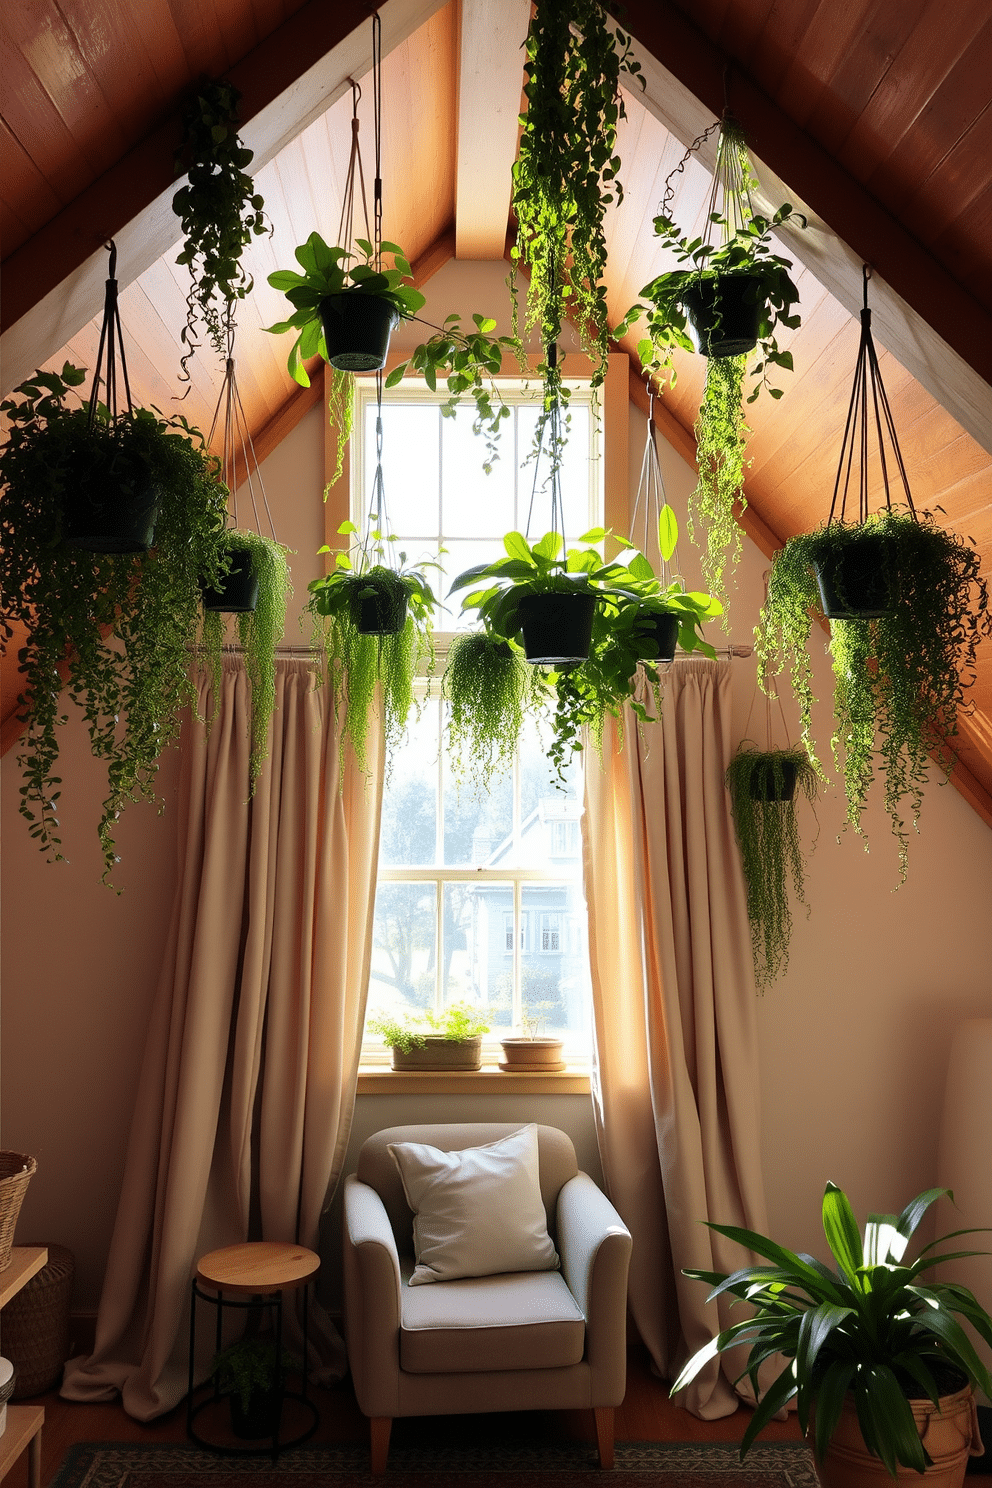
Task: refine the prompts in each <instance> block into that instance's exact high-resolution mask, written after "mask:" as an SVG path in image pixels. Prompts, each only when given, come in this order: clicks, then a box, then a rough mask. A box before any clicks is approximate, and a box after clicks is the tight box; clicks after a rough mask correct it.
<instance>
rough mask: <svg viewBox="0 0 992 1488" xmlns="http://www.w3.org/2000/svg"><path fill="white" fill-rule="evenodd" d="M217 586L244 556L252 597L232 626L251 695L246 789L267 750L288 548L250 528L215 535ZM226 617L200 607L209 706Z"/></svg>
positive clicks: (288, 587)
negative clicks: (253, 583)
mask: <svg viewBox="0 0 992 1488" xmlns="http://www.w3.org/2000/svg"><path fill="white" fill-rule="evenodd" d="M220 551H221V555H222V559H221V561H222V572H221V586H222V587H223V581H224V578H225V577H226V575H227V573H229V572H230V568H231V565H232V563H233V562H236V561H237V560H238V559H239V558H240V557H241V555H247V557H248V558H249V559H250V562H251V568H252V572H253V574H254V576H255V578H256V580H257V582H258V597H257V599H256V601H255V604H254V606H253V607H252V608H251V609H248V610H240V611H236V612H234V628H235V629H236V631H237V636H238V640H239V642H240V644H241V648H242V651H243V653H244V663H245V671H246V673H247V676H248V690H249V693H250V695H251V725H250V736H249V737H250V741H251V751H250V755H249V765H248V771H249V781H250V790H251V792H252V793H254V789H255V782H256V781H257V779H258V777H259V774H260V773H261V769H262V765H263V764H264V763H265V759H266V756H267V754H268V732H269V720H270V719H271V717H272V713H273V710H274V708H275V705H276V662H275V656H276V646H277V645H278V643H279V641H280V640H281V638H282V634H283V631H284V630H285V627H286V606H287V604H288V602H289V599H290V596H291V595H292V593H293V585H292V581H291V579H290V575H289V564H288V562H287V554H288V552H289V549H288V548H286V547H284V546H283V544H282V543H279V542H276V541H274V539H272V538H268V537H263V536H261V535H260V534H259V533H257V532H252V531H251V530H250V528H238V527H236V528H228V529H227V530H226V531H225V532H224V533H223V534H222V537H221V540H220ZM229 625H230V620H229V618H228V613H227V612H226V611H224V610H221V609H207V608H205V609H204V612H203V626H202V630H201V633H200V638H199V641H200V646H201V647H202V650H203V653H204V660H205V662H206V665H207V667H208V668H209V670H210V674H211V677H212V680H213V696H214V707H215V709H216V708H217V707H218V706H219V702H220V686H221V670H222V653H223V646H224V641H225V639H226V636H227V633H228V627H229Z"/></svg>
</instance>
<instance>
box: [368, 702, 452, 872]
mask: <svg viewBox="0 0 992 1488" xmlns="http://www.w3.org/2000/svg"><path fill="white" fill-rule="evenodd" d="M438 717H439V709H438V704H437V702H436V701H433V700H431V699H428V700H427V702H425V704H424V706H423V708H422V710H421V714H420V721H419V722H417V723H414V724H412V726H411V728H410V729H409V731H408V733H407V735H406V738H405V739H404V740H403V742H402V743H401V744H400V746H399V747H398V748H397V750H396V752H395V754H394V756H393V764H392V774H391V777H390V780H389V783H388V785H387V787H386V790H385V791H384V793H383V797H382V831H381V836H380V838H379V863H380V865H381V866H382V867H389V868H398V867H401V866H410V867H412V866H418V867H423V866H426V865H429V864H433V863H435V862H436V861H437V777H438V769H437V759H438V742H437V731H438Z"/></svg>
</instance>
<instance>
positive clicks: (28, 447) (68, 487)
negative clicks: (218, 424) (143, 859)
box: [0, 363, 228, 882]
mask: <svg viewBox="0 0 992 1488" xmlns="http://www.w3.org/2000/svg"><path fill="white" fill-rule="evenodd" d="M84 378H85V373H84V372H83V371H81V370H80V369H79V368H77V367H73V366H72V365H71V364H70V363H66V365H65V366H64V367H63V368H62V372H61V375H60V374H58V373H53V372H37V373H36V374H35V376H34V377H33V378H32V379H31V380H30V381H28V382H26V383H23V384H22V385H21V386H20V387H19V388H18V389H17V390H16V392H17V394H18V395H19V396H18V397H17V398H16V399H15V398H11V399H8V400H7V401H5V402H4V404H3V405H2V411H3V412H4V413H5V414H6V415H7V418H8V421H9V425H10V427H9V433H8V436H7V441H6V443H5V445H4V446H3V449H2V451H0V484H2V486H3V499H2V501H0V594H2V595H3V609H2V627H0V634H2V644H3V647H4V649H6V647H7V646H8V645H9V644H11V643H12V638H13V636H14V634H15V633H16V632H15V630H14V627H15V625H23V626H24V627H25V629H26V631H27V633H28V634H27V639H26V640H24V641H23V643H21V650H20V652H19V660H20V670H21V674H22V678H23V684H22V698H23V700H24V704H23V709H22V713H21V718H22V720H23V721H25V722H26V724H27V729H26V733H25V736H24V738H23V740H22V743H21V748H20V752H19V754H18V757H17V761H18V765H19V767H20V769H21V771H22V774H23V777H24V783H23V784H22V786H21V805H20V812H21V815H22V816H24V817H25V818H26V820H27V821H28V823H29V826H30V831H31V835H32V837H34V838H35V839H36V841H37V842H38V845H39V847H40V848H41V850H42V851H43V852H45V853H47V854H48V856H49V860H50V861H58V860H60V859H61V858H62V857H63V853H62V851H61V837H60V834H59V821H58V806H57V802H58V798H59V794H60V792H59V790H58V786H59V785H60V784H61V781H60V777H59V776H58V775H56V773H55V770H56V767H57V761H58V755H59V734H58V729H59V727H60V725H62V724H64V723H65V722H66V721H67V715H66V714H63V713H62V711H61V708H60V694H61V691H62V687H63V685H64V686H65V687H66V688H67V690H68V693H69V696H70V697H71V699H72V701H73V702H74V703H76V704H77V705H78V706H79V707H80V708H81V709H82V711H83V716H84V718H85V720H86V726H87V729H88V731H89V736H90V748H91V750H92V753H93V755H94V756H95V757H96V758H97V759H101V760H103V761H105V762H106V765H107V782H108V792H107V796H106V798H105V800H104V802H103V807H102V811H101V815H100V820H99V824H98V829H97V830H98V834H99V840H100V846H101V849H102V853H103V863H104V872H103V878H104V882H109V876H110V874H111V872H112V870H113V868H114V865H115V863H116V862H117V856H116V852H115V843H114V834H115V831H116V823H117V820H118V817H119V816H120V813H121V811H122V810H123V809H124V807H125V805H126V804H127V803H128V802H129V801H136V800H153V799H154V794H155V792H154V781H155V773H156V770H157V768H158V759H159V756H160V754H161V752H162V750H163V749H164V748H165V747H166V746H167V745H168V744H170V743H171V742H172V741H173V740H174V739H175V737H176V735H177V733H178V730H179V713H180V710H181V709H182V708H183V707H184V706H185V705H187V704H191V703H193V702H194V700H195V693H194V689H193V686H192V683H191V680H190V677H189V670H188V668H189V648H190V646H191V645H192V644H194V642H195V640H196V636H197V631H198V626H199V617H200V586H199V580H200V576H201V574H202V575H203V576H204V577H205V578H206V579H207V580H208V581H209V582H216V581H217V579H218V577H219V571H220V569H219V566H220V556H219V537H220V534H221V532H222V530H223V526H224V520H225V509H226V504H227V496H228V492H227V488H226V486H224V485H223V484H221V482H220V480H219V479H218V476H219V470H220V466H219V462H218V461H217V460H216V459H215V458H214V457H213V456H212V455H211V454H210V453H209V451H208V450H207V448H206V446H205V444H204V442H203V438H202V436H201V435H200V434H199V432H198V431H197V430H195V429H193V428H191V427H190V425H189V424H188V423H187V422H186V421H185V419H162V418H160V417H159V416H158V415H157V414H155V413H152V412H149V411H147V410H144V409H141V410H138V412H137V413H135V414H134V415H133V416H130V417H124V418H120V419H118V420H117V421H116V422H115V423H111V422H110V421H109V420H108V419H107V418H106V417H105V416H102V417H99V418H97V420H96V421H95V423H94V425H93V427H92V428H91V427H90V426H89V422H88V416H87V410H86V408H84V407H79V408H73V407H71V406H69V404H68V402H67V399H68V397H69V395H70V393H71V391H72V390H73V389H75V388H78V387H79V386H80V385H81V383H82V382H83V380H84ZM104 412H105V411H104ZM110 454H112V455H113V456H114V459H115V461H116V464H117V466H118V468H120V466H121V465H123V466H124V467H126V468H127V470H128V471H129V472H130V473H131V475H132V476H133V475H134V474H135V472H142V474H143V477H144V478H148V479H150V480H151V481H153V482H154V483H155V484H157V485H158V486H159V488H160V490H161V494H162V502H161V508H160V513H159V517H158V522H157V525H156V529H155V547H154V548H153V549H152V550H151V551H150V552H147V553H98V552H97V553H94V552H89V551H84V550H82V549H80V548H76V547H73V546H71V545H69V544H67V543H65V542H63V540H62V528H63V520H64V518H63V514H64V512H65V510H66V509H67V507H68V506H69V504H70V503H71V502H72V499H73V496H74V493H75V491H76V488H77V485H78V484H79V482H80V480H81V479H84V478H85V473H86V472H88V471H90V470H92V468H93V466H94V464H95V463H99V468H101V470H102V469H104V468H105V466H106V461H107V458H108V455H110ZM63 678H64V679H65V680H64V682H63Z"/></svg>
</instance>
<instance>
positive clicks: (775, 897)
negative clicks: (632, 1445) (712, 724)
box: [726, 740, 819, 992]
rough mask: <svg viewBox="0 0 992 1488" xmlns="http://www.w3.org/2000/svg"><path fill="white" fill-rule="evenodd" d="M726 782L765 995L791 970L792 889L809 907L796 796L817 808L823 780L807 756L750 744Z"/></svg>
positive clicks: (756, 973) (758, 980) (753, 948)
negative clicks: (789, 789)
mask: <svg viewBox="0 0 992 1488" xmlns="http://www.w3.org/2000/svg"><path fill="white" fill-rule="evenodd" d="M787 772H788V774H789V775H790V776H791V775H792V774H793V772H794V776H795V793H794V794H793V795H791V796H789V797H788V798H786V791H785V784H786V773H787ZM726 779H727V789H728V790H729V791H730V803H731V808H732V810H733V814H734V826H735V827H736V829H737V844H738V846H739V848H740V854H741V866H742V868H743V870H744V879H745V882H746V884H747V917H748V921H749V922H750V926H751V952H752V955H753V957H754V979H755V983H756V984H757V987H758V990H759V992H764V991H765V989H766V988H767V987H769V986H770V985H771V983H772V982H774V981H775V980H776V979H777V978H778V977H780V976H782V975H783V973H784V972H785V971H786V969H787V967H788V965H789V941H790V939H791V936H792V906H791V904H790V902H789V888H790V885H791V887H792V892H793V893H794V894H795V896H796V899H797V901H798V902H799V903H800V904H804V905H805V904H806V894H805V860H804V855H803V848H802V843H801V842H800V839H799V822H798V818H797V816H796V793H798V794H801V795H803V796H805V797H806V799H807V801H809V802H813V801H814V800H815V799H816V791H817V786H818V783H819V780H818V776H817V774H816V771H815V770H814V769H813V766H812V765H811V764H810V762H809V757H808V755H807V754H806V752H805V750H803V749H770V750H758V749H757V748H756V746H755V745H753V744H751V743H750V741H748V740H744V742H743V743H742V744H741V745H740V747H739V749H738V751H737V753H736V754H735V755H734V758H733V759H732V760H731V761H730V764H729V766H728V767H727V776H726Z"/></svg>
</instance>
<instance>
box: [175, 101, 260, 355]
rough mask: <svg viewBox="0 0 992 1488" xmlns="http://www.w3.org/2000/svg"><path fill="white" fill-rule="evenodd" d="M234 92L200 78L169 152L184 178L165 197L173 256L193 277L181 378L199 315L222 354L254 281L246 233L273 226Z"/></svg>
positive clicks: (195, 340)
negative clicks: (176, 247)
mask: <svg viewBox="0 0 992 1488" xmlns="http://www.w3.org/2000/svg"><path fill="white" fill-rule="evenodd" d="M240 97H241V94H240V93H239V92H238V90H237V88H235V87H234V85H233V84H232V83H226V82H203V83H201V85H200V87H199V88H198V89H197V92H196V95H195V97H194V98H192V99H191V100H190V102H189V104H188V106H187V108H186V109H185V111H184V114H183V139H182V144H181V145H180V147H179V149H178V150H177V151H176V157H175V167H176V174H177V175H179V174H181V173H182V172H183V171H185V172H186V174H187V175H188V177H189V181H188V184H187V185H185V186H183V187H181V188H180V190H179V191H177V192H176V194H175V196H174V197H173V199H172V210H173V211H174V212H175V214H176V216H177V217H179V218H180V220H181V222H182V230H183V236H184V238H185V243H184V245H183V250H182V252H181V253H180V254H179V256H178V258H177V259H176V262H177V263H180V264H185V265H186V267H187V268H188V269H189V273H190V279H191V281H192V282H191V286H190V291H189V294H188V295H187V296H186V324H185V326H184V327H183V330H182V332H181V340H182V343H183V345H184V346H185V348H186V350H185V352H184V353H183V356H182V359H181V362H180V372H179V377H180V381H182V382H187V383H188V382H189V380H190V373H189V361H190V358H191V357H192V356H193V354H194V352H195V351H196V348H197V346H198V345H199V344H200V342H199V338H198V332H197V328H198V326H199V325H200V323H201V322H202V325H203V331H204V333H205V334H206V337H207V339H208V340H209V342H210V344H211V346H212V347H213V349H214V350H215V351H216V353H217V355H218V356H227V355H228V346H229V343H230V339H231V337H232V335H233V333H234V324H235V305H236V303H237V301H238V300H243V299H244V298H245V296H246V295H248V294H250V293H251V290H252V284H253V281H252V278H251V276H250V275H249V274H248V272H247V271H246V269H245V268H244V266H243V265H242V263H241V255H242V253H243V251H244V249H245V248H246V247H247V245H248V244H249V243H250V242H251V240H252V238H253V237H259V236H260V235H262V234H263V233H268V232H271V231H272V229H271V226H270V225H269V223H268V221H267V219H266V216H265V213H264V210H263V208H264V206H265V202H264V201H263V199H262V197H261V196H260V195H259V194H258V192H257V191H256V190H255V187H254V183H253V181H252V178H251V176H249V175H248V174H247V172H246V169H245V168H246V167H247V166H248V165H249V164H250V162H251V160H252V157H253V153H254V152H253V151H251V150H249V149H248V148H247V147H246V146H245V145H244V144H243V143H242V141H241V139H240V137H239V135H238V115H237V105H238V100H239V99H240Z"/></svg>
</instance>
